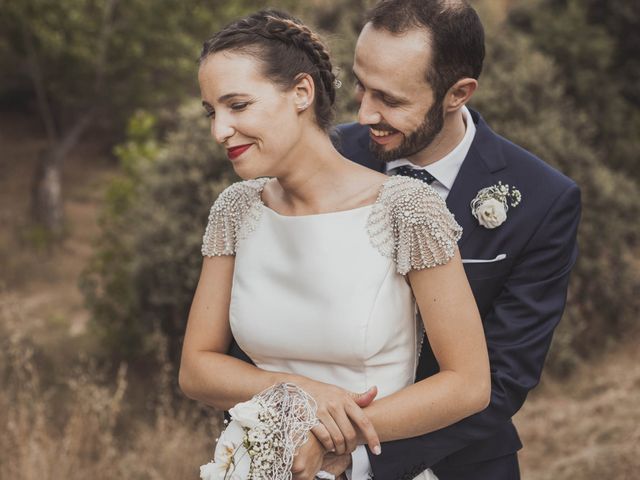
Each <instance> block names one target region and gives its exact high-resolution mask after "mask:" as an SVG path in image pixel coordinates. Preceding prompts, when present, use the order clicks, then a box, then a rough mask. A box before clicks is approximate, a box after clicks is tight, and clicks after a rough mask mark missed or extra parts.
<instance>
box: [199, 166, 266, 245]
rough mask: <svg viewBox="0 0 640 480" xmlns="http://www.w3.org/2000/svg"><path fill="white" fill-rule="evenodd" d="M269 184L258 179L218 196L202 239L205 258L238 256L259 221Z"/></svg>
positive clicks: (232, 187)
mask: <svg viewBox="0 0 640 480" xmlns="http://www.w3.org/2000/svg"><path fill="white" fill-rule="evenodd" d="M268 181H269V179H268V178H258V179H255V180H245V181H242V182H236V183H232V184H231V185H229V186H228V187H227V188H225V189H224V190H223V191H222V193H220V195H218V198H217V199H216V201H215V202H214V203H213V206H212V207H211V210H210V211H209V218H208V221H207V227H206V229H205V233H204V236H203V239H202V254H203V255H204V256H218V255H235V253H236V250H237V247H238V242H239V241H240V240H242V239H243V238H245V237H247V236H248V235H249V233H251V231H252V230H253V228H254V227H255V225H256V224H257V223H258V221H259V219H260V213H261V209H260V205H261V204H262V200H261V193H262V190H263V189H264V186H265V185H266V184H267V182H268Z"/></svg>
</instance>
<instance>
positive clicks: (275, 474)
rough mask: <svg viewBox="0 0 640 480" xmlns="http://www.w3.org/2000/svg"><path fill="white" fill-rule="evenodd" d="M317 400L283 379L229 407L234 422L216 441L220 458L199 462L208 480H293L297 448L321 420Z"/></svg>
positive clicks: (216, 455)
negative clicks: (317, 414) (292, 468)
mask: <svg viewBox="0 0 640 480" xmlns="http://www.w3.org/2000/svg"><path fill="white" fill-rule="evenodd" d="M316 411H317V405H316V402H315V400H314V399H313V398H312V397H311V396H310V395H309V394H308V393H306V392H305V391H304V390H302V389H301V388H300V387H298V386H296V385H294V384H291V383H280V384H277V385H274V386H272V387H269V388H268V389H266V390H264V391H263V392H260V393H259V394H257V395H255V396H254V397H253V398H252V399H251V400H249V401H248V402H243V403H239V404H238V405H236V406H235V407H233V408H232V409H230V410H229V414H230V415H231V419H232V421H231V422H230V423H229V425H228V426H227V428H226V429H225V431H223V432H222V434H221V436H220V439H219V440H218V444H217V445H216V451H215V461H214V462H212V463H209V464H207V465H203V466H202V467H200V470H201V473H200V476H201V478H202V479H204V480H290V479H291V477H292V475H291V466H292V465H293V458H294V456H295V454H296V451H297V450H298V449H299V448H300V446H302V445H303V444H304V443H305V442H306V441H307V439H308V437H309V431H310V430H311V429H312V428H313V427H314V426H315V425H316V424H317V423H318V420H317V418H316Z"/></svg>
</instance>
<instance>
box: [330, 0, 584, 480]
mask: <svg viewBox="0 0 640 480" xmlns="http://www.w3.org/2000/svg"><path fill="white" fill-rule="evenodd" d="M483 58H484V33H483V28H482V24H481V23H480V20H479V18H478V16H477V14H476V12H475V11H474V10H473V9H472V8H471V7H470V6H469V5H468V4H467V3H466V2H464V1H462V0H460V1H456V0H383V1H381V2H380V3H378V4H377V5H376V6H375V7H374V8H373V9H372V10H371V11H370V12H369V14H368V17H367V23H366V25H365V26H364V28H363V30H362V32H361V34H360V36H359V38H358V43H357V46H356V52H355V60H354V65H353V71H354V74H355V76H356V81H357V91H358V97H359V101H360V110H359V112H358V120H359V124H349V125H342V126H340V127H339V128H338V136H339V140H338V141H339V143H340V148H341V150H342V153H343V154H344V155H345V156H347V157H349V158H350V159H352V160H354V161H356V162H358V163H360V164H362V165H366V166H368V167H370V168H373V169H375V170H378V171H381V172H388V173H389V174H390V175H394V174H404V175H410V176H414V177H416V178H420V179H421V180H424V181H426V182H428V183H430V184H431V185H432V186H433V187H434V188H435V189H436V190H437V191H438V193H439V194H440V195H441V196H442V197H443V198H445V199H446V203H447V205H448V207H449V209H450V210H451V212H452V213H453V214H454V215H455V218H456V220H457V221H458V223H460V224H461V225H462V227H463V229H464V232H463V235H462V238H461V239H460V241H459V243H458V245H459V248H460V251H461V254H462V258H463V263H464V267H465V271H466V273H467V277H468V279H469V283H470V284H471V288H472V290H473V293H474V295H475V299H476V302H477V304H478V309H479V310H480V314H481V316H482V320H483V324H484V330H485V335H486V339H487V343H488V347H489V356H490V361H491V375H492V395H491V403H490V405H489V407H488V408H487V409H486V410H484V411H483V412H481V413H478V414H476V415H473V416H472V417H469V418H467V419H465V420H462V421H460V422H458V423H456V424H454V425H452V426H450V427H447V428H444V429H441V430H438V431H436V432H433V433H429V434H426V435H423V436H420V437H416V438H412V439H408V440H401V441H395V442H389V443H385V444H383V445H382V455H380V456H376V455H370V459H369V460H370V464H371V469H372V472H373V475H374V477H375V478H376V479H380V480H392V479H411V478H413V477H414V476H415V475H417V474H418V473H419V472H421V471H423V470H424V469H426V468H429V467H430V468H432V469H433V471H434V472H435V474H436V475H437V476H438V478H439V479H440V480H472V479H473V480H513V479H518V478H520V473H519V467H518V458H517V451H518V450H519V449H520V448H521V447H522V444H521V442H520V439H519V438H518V434H517V432H516V429H515V427H514V425H513V423H512V421H511V417H512V416H513V415H514V414H515V413H516V412H517V411H518V410H519V409H520V407H521V406H522V404H523V403H524V401H525V399H526V396H527V393H528V392H529V390H531V389H532V388H533V387H535V386H536V384H537V383H538V381H539V379H540V374H541V371H542V367H543V364H544V361H545V357H546V355H547V351H548V349H549V345H550V343H551V337H552V335H553V330H554V328H555V327H556V325H557V324H558V322H559V321H560V318H561V316H562V312H563V310H564V307H565V301H566V294H567V285H568V282H569V273H570V271H571V268H572V267H573V265H574V263H575V261H576V256H577V246H576V231H577V228H578V221H579V216H580V191H579V189H578V187H577V186H576V184H575V183H574V182H573V181H572V180H571V179H569V178H567V177H565V176H564V175H562V174H561V173H559V172H557V171H556V170H554V169H553V168H551V167H550V166H548V165H547V164H546V163H544V162H542V161H541V160H539V159H538V158H536V157H535V156H533V155H532V154H531V153H529V152H527V151H525V150H523V149H522V148H520V147H518V146H517V145H514V144H513V143H511V142H509V141H508V140H506V139H504V138H502V137H500V136H498V135H497V134H495V133H494V132H493V131H492V130H491V129H490V128H489V127H488V126H487V124H486V123H485V122H484V120H483V119H482V117H481V116H480V115H479V114H478V113H477V112H475V111H473V110H470V109H467V107H466V106H465V105H466V103H467V102H468V101H469V100H470V98H471V97H472V95H473V93H474V91H475V90H476V87H477V85H478V82H477V79H478V77H479V75H480V71H481V69H482V62H483ZM501 185H503V186H504V187H503V188H502V189H501V188H500V186H501ZM507 186H508V187H507ZM505 188H507V190H506V191H505ZM484 189H487V190H484ZM480 192H483V193H480ZM476 198H477V200H476V201H474V199H476ZM505 202H506V205H508V208H507V207H506V206H505ZM472 205H473V206H472ZM437 371H438V364H437V362H436V361H435V358H434V355H433V353H432V352H431V349H430V347H429V343H428V342H424V347H423V351H422V355H421V357H420V365H419V367H418V374H417V378H416V380H420V379H422V378H425V377H427V376H429V375H433V374H434V373H435V372H437ZM355 463H356V462H355V461H354V465H353V468H354V469H356V468H358V466H357V465H355ZM365 463H366V459H365Z"/></svg>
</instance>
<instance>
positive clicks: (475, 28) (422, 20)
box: [366, 0, 485, 99]
mask: <svg viewBox="0 0 640 480" xmlns="http://www.w3.org/2000/svg"><path fill="white" fill-rule="evenodd" d="M366 21H367V23H371V24H372V25H373V27H374V28H376V29H385V30H388V31H389V32H391V33H394V34H401V33H405V32H406V31H408V30H411V29H413V28H422V29H425V30H426V31H427V33H428V34H429V40H430V41H429V43H430V45H431V54H432V58H431V64H430V65H427V70H426V80H427V82H429V84H430V85H431V87H432V88H433V90H434V93H435V96H436V98H437V99H442V98H444V95H445V94H446V93H447V91H448V90H449V88H451V86H453V85H454V84H455V83H456V82H457V81H458V80H460V79H461V78H475V79H478V77H479V76H480V73H481V72H482V62H483V60H484V53H485V52H484V29H483V28H482V23H481V22H480V18H479V17H478V14H477V13H476V11H475V10H474V9H473V8H472V7H471V6H470V5H469V4H468V3H467V2H466V1H464V0H382V1H380V2H379V3H378V4H377V5H376V6H374V7H373V8H372V9H371V10H370V11H369V12H368V14H367V17H366Z"/></svg>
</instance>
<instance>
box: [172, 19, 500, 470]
mask: <svg viewBox="0 0 640 480" xmlns="http://www.w3.org/2000/svg"><path fill="white" fill-rule="evenodd" d="M381 48H382V46H381ZM198 80H199V83H200V88H201V94H202V104H203V106H204V109H205V112H206V116H207V117H209V118H210V120H211V134H212V136H213V137H214V139H215V140H216V141H217V142H218V143H220V144H221V145H222V146H223V147H224V148H226V150H227V154H228V157H229V160H230V161H231V163H232V165H233V168H234V170H235V171H236V173H237V174H238V175H239V176H240V177H241V178H243V179H245V181H242V182H238V183H235V184H233V185H231V186H230V187H228V188H227V189H226V190H225V191H224V192H222V194H221V195H220V196H219V197H218V199H217V200H216V202H215V203H214V205H213V207H212V209H211V213H210V216H209V222H208V225H207V228H206V232H205V235H204V241H203V246H202V253H203V255H204V260H203V264H202V272H201V276H200V280H199V283H198V287H197V289H196V292H195V296H194V299H193V304H192V307H191V312H190V314H189V320H188V325H187V331H186V334H185V339H184V347H183V353H182V362H181V368H180V386H181V388H182V390H183V391H184V392H185V394H186V395H188V396H189V397H191V398H194V399H197V400H200V401H202V402H204V403H207V404H209V405H212V406H214V407H216V408H219V409H225V410H228V409H229V408H231V407H233V406H234V405H235V404H237V403H239V402H243V401H246V400H248V399H250V398H251V397H253V396H254V395H255V394H257V393H258V392H260V391H262V390H264V389H266V388H268V387H270V386H272V385H274V384H276V383H280V382H289V383H294V384H296V385H298V386H299V387H301V388H302V389H303V390H305V391H306V392H307V393H309V394H310V395H311V396H312V397H313V398H314V399H315V400H316V402H317V405H318V410H317V417H318V420H319V421H320V424H319V425H317V426H316V427H314V428H313V430H312V432H313V435H310V436H309V440H308V441H307V442H306V443H305V444H304V445H303V446H302V447H301V448H300V451H299V452H298V455H297V456H296V460H295V463H294V468H293V472H294V478H296V479H303V478H313V477H314V475H315V474H316V473H317V472H318V471H319V470H321V469H323V468H325V467H326V466H327V465H328V464H330V463H331V462H333V463H336V459H339V458H342V459H344V458H345V456H346V455H348V454H350V453H351V452H354V459H355V458H356V456H355V455H356V454H357V453H358V452H360V457H359V458H360V459H362V458H364V461H365V462H368V460H367V457H366V454H364V455H363V452H364V451H365V450H364V448H365V447H364V446H363V445H362V444H368V446H369V449H370V450H371V451H372V452H373V453H374V454H380V453H381V445H380V442H385V441H391V440H396V439H401V438H408V437H412V436H417V435H421V434H424V433H427V432H430V431H433V430H437V429H440V428H443V427H445V426H447V425H450V424H452V423H454V422H456V421H458V420H460V419H462V418H464V417H466V416H469V415H471V414H473V413H476V412H478V411H480V410H482V409H484V408H485V406H486V405H487V403H488V401H489V392H490V378H489V364H488V357H487V349H486V344H485V342H484V336H483V330H482V325H481V321H480V317H479V314H478V311H477V308H476V304H475V302H474V299H473V296H472V293H471V290H470V288H469V285H468V283H467V280H466V277H465V274H464V270H463V268H462V263H461V260H460V254H459V252H458V249H457V246H456V242H457V240H458V238H459V236H460V233H461V229H460V227H459V226H458V225H457V223H456V222H455V220H454V219H453V216H452V215H451V214H450V213H449V212H448V210H447V209H446V206H445V204H444V202H443V201H442V200H441V199H440V197H439V196H438V194H437V193H436V192H435V191H434V190H433V189H432V188H431V187H430V186H429V185H427V184H426V183H423V182H421V181H419V180H416V179H412V178H407V177H397V176H396V177H387V176H385V175H383V174H381V173H378V172H374V171H372V170H369V169H367V168H365V167H362V166H360V165H357V164H355V163H353V162H351V161H349V160H348V159H346V158H344V157H343V156H342V155H340V153H339V152H338V151H337V150H336V149H335V148H334V146H333V144H332V142H331V140H330V138H329V135H328V133H327V131H328V130H329V127H330V125H331V120H332V108H333V103H334V99H335V77H334V75H333V73H332V66H331V62H330V59H329V56H328V54H327V50H326V48H325V47H324V45H323V44H322V42H321V41H320V40H319V39H318V37H317V36H316V35H315V34H314V33H313V32H311V31H310V30H309V29H308V28H307V27H306V26H304V25H303V24H302V23H301V22H300V21H299V20H297V19H295V18H293V17H291V16H289V15H287V14H284V13H281V12H277V11H263V12H258V13H256V14H253V15H251V16H248V17H246V18H244V19H242V20H239V21H237V22H235V23H233V24H231V25H229V26H227V27H226V28H225V29H224V30H222V31H221V32H219V33H218V34H216V35H215V36H214V37H212V38H211V39H210V40H208V41H207V42H205V44H204V48H203V51H202V54H201V57H200V68H199V74H198ZM416 308H418V309H419V312H420V315H418V316H417V318H418V319H420V318H421V321H419V322H416ZM423 328H424V329H425V330H426V332H427V334H428V341H429V342H430V344H431V346H432V348H433V351H434V353H435V354H436V357H437V360H438V363H439V365H440V372H439V373H437V374H436V375H433V376H432V377H429V378H427V379H425V380H422V381H420V382H417V383H415V384H414V375H415V369H416V365H417V356H418V352H419V351H420V344H419V343H420V341H421V339H422V338H423V335H422V331H423V330H422V329H423ZM232 338H233V339H235V340H236V342H237V343H238V345H239V346H240V347H241V348H242V350H243V351H244V352H246V354H247V355H248V356H249V357H250V358H251V360H252V362H253V364H254V365H251V364H249V363H246V362H244V361H242V360H239V359H236V358H233V357H232V356H230V355H228V354H227V352H228V350H229V346H230V344H231V342H232ZM352 392H367V393H366V395H364V396H360V397H358V396H356V395H355V394H353V393H352ZM374 396H375V397H376V399H375V400H373V401H371V400H372V398H373V397H374ZM354 450H355V451H354ZM382 454H384V453H382ZM323 465H324V466H323ZM354 467H355V460H354ZM354 476H355V477H357V476H358V474H357V473H356V472H355V469H354ZM416 478H424V479H426V478H433V477H432V474H431V473H430V471H425V472H423V474H421V475H420V476H419V477H416ZM355 480H361V479H358V478H355Z"/></svg>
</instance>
